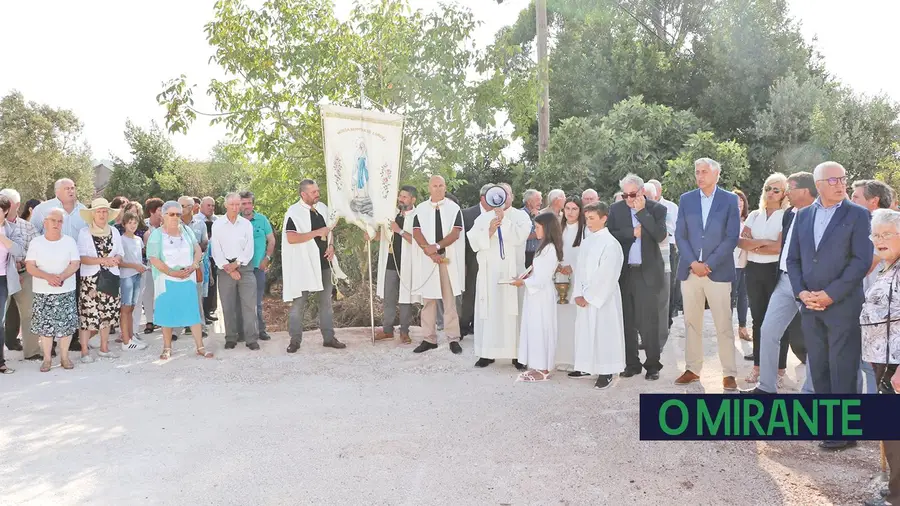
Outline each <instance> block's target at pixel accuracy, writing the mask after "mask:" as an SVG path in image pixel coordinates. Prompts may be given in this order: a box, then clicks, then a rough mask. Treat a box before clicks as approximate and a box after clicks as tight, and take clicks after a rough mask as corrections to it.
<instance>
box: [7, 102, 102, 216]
mask: <svg viewBox="0 0 900 506" xmlns="http://www.w3.org/2000/svg"><path fill="white" fill-rule="evenodd" d="M81 134H82V126H81V122H80V121H79V120H78V118H77V117H76V116H75V114H74V113H73V112H72V111H69V110H66V109H56V108H53V107H51V106H49V105H45V104H38V103H35V102H26V101H25V97H24V96H23V95H22V94H21V93H20V92H17V91H13V92H11V93H10V94H9V95H7V96H5V97H3V98H2V99H0V178H2V179H3V185H4V186H6V187H9V188H15V189H16V190H18V192H19V193H20V194H21V195H22V198H23V199H30V198H40V199H47V198H52V197H53V183H54V182H55V181H56V180H57V179H61V178H64V177H66V178H69V179H72V180H73V181H75V185H76V186H77V187H78V188H79V189H80V191H79V197H80V198H81V200H85V201H88V200H90V198H91V196H92V195H93V194H94V171H93V168H92V166H91V156H90V149H89V148H88V146H87V145H86V144H85V143H84V142H83V141H82V139H81Z"/></svg>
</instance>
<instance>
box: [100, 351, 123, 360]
mask: <svg viewBox="0 0 900 506" xmlns="http://www.w3.org/2000/svg"><path fill="white" fill-rule="evenodd" d="M97 356H98V357H101V358H119V356H118V355H116V354H115V353H113V352H111V351H98V352H97Z"/></svg>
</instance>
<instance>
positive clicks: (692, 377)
mask: <svg viewBox="0 0 900 506" xmlns="http://www.w3.org/2000/svg"><path fill="white" fill-rule="evenodd" d="M732 379H734V378H732ZM695 381H700V376H697V375H696V374H694V373H692V372H691V371H684V374H682V375H681V376H679V377H678V379H677V380H675V384H676V385H690V384H691V383H693V382H695Z"/></svg>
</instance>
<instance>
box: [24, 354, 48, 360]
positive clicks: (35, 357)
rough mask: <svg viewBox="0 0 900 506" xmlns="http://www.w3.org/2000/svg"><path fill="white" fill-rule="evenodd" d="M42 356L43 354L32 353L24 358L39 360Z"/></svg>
mask: <svg viewBox="0 0 900 506" xmlns="http://www.w3.org/2000/svg"><path fill="white" fill-rule="evenodd" d="M42 358H44V356H43V355H32V356H30V357H25V360H41V359H42Z"/></svg>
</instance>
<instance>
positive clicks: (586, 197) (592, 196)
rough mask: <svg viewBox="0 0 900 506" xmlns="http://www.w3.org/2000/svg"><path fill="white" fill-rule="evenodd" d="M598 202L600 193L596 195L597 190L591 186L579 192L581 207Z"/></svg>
mask: <svg viewBox="0 0 900 506" xmlns="http://www.w3.org/2000/svg"><path fill="white" fill-rule="evenodd" d="M597 202H600V195H597V190H595V189H593V188H588V189H587V190H584V191H583V192H581V207H582V208H584V206H589V205H591V204H596V203H597Z"/></svg>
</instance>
